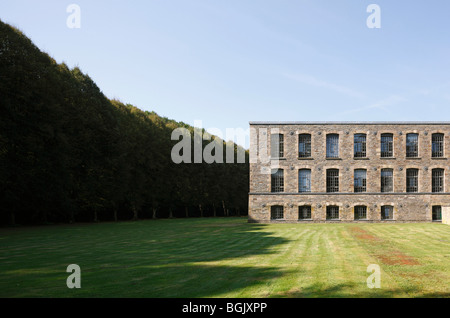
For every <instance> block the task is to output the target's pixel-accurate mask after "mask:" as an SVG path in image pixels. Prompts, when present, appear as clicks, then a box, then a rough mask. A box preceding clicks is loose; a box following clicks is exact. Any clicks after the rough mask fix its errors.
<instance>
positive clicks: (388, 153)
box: [381, 134, 394, 158]
mask: <svg viewBox="0 0 450 318" xmlns="http://www.w3.org/2000/svg"><path fill="white" fill-rule="evenodd" d="M393 156H394V135H392V134H381V158H390V157H393Z"/></svg>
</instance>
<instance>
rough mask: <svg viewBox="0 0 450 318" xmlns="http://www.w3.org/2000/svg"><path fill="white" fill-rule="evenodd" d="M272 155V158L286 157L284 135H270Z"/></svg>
mask: <svg viewBox="0 0 450 318" xmlns="http://www.w3.org/2000/svg"><path fill="white" fill-rule="evenodd" d="M270 156H271V157H272V158H283V157H284V135H282V134H273V135H270Z"/></svg>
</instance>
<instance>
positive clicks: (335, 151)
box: [327, 134, 339, 158]
mask: <svg viewBox="0 0 450 318" xmlns="http://www.w3.org/2000/svg"><path fill="white" fill-rule="evenodd" d="M327 158H339V135H338V134H329V135H327Z"/></svg>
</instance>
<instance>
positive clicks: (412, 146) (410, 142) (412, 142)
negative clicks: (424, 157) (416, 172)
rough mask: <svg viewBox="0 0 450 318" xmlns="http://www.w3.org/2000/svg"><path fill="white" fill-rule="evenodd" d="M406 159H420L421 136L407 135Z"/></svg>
mask: <svg viewBox="0 0 450 318" xmlns="http://www.w3.org/2000/svg"><path fill="white" fill-rule="evenodd" d="M406 157H407V158H417V157H419V135H418V134H407V135H406Z"/></svg>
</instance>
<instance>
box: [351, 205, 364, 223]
mask: <svg viewBox="0 0 450 318" xmlns="http://www.w3.org/2000/svg"><path fill="white" fill-rule="evenodd" d="M353 210H354V211H353V212H354V215H353V219H354V220H355V221H358V220H367V206H365V205H356V206H355V207H354V209H353Z"/></svg>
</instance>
